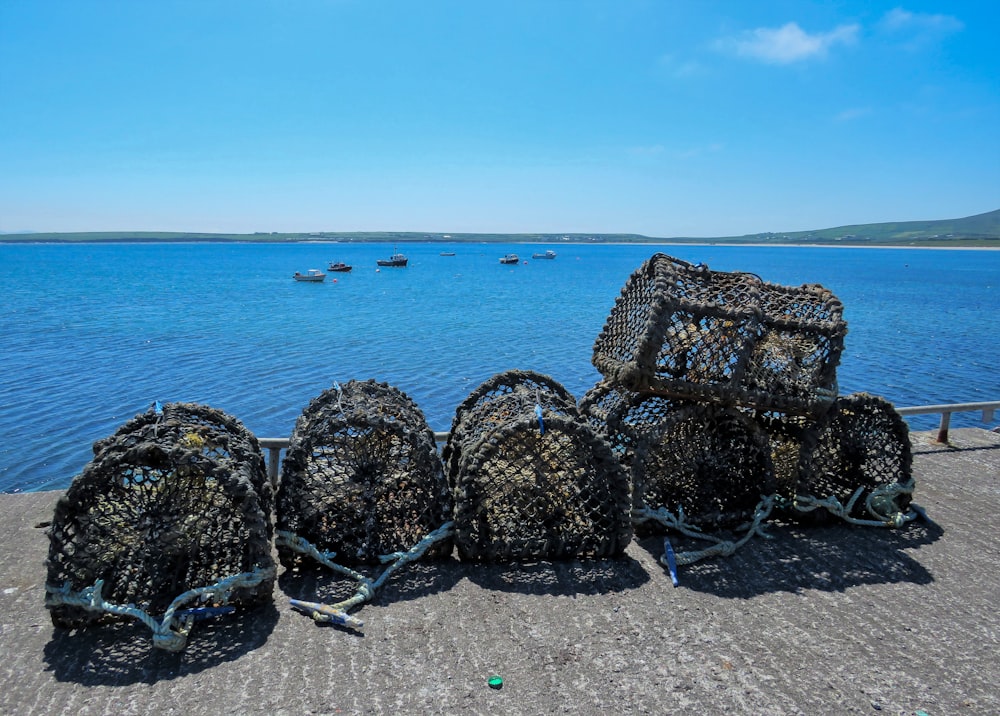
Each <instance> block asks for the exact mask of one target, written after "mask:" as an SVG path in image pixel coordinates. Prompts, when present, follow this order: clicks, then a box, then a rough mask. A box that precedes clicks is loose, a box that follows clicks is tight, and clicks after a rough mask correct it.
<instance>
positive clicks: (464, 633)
mask: <svg viewBox="0 0 1000 716" xmlns="http://www.w3.org/2000/svg"><path fill="white" fill-rule="evenodd" d="M935 436H936V435H935V433H914V434H912V436H911V439H912V442H913V444H914V452H915V457H914V469H913V472H914V477H915V479H916V484H917V487H916V493H915V498H914V499H915V501H916V502H917V503H918V504H920V505H921V506H923V507H924V508H925V509H926V510H927V513H928V515H929V516H930V517H931V518H932V520H933V521H934V524H928V523H924V522H915V523H912V524H910V525H908V526H907V527H905V528H903V529H902V530H899V531H893V530H887V529H873V528H858V527H850V526H846V525H840V524H837V525H833V526H829V527H822V528H807V527H801V526H795V525H774V526H772V527H771V529H770V532H771V534H772V535H773V539H770V540H763V539H754V540H751V541H750V542H749V543H748V544H747V545H746V546H745V547H744V548H743V549H742V550H740V551H738V552H737V553H736V554H735V555H734V556H732V557H729V558H724V559H716V560H711V561H706V562H702V563H698V564H696V565H692V566H689V567H682V568H681V572H680V586H679V587H678V588H674V587H673V586H672V585H671V583H670V579H669V577H668V575H667V574H666V573H665V571H664V569H663V568H662V567H661V566H660V564H659V563H658V562H657V558H658V557H659V555H660V553H661V550H662V546H661V545H662V542H661V540H659V539H648V540H640V541H638V542H634V543H633V544H632V545H631V546H630V547H629V548H628V551H627V554H626V557H625V558H623V559H620V560H614V561H601V562H569V563H556V564H552V563H539V564H531V565H506V566H479V565H467V564H463V563H461V562H459V561H457V560H455V559H449V560H444V561H440V562H433V563H419V564H416V565H413V566H411V567H409V568H405V569H403V570H401V571H400V573H399V574H398V575H396V576H394V577H393V579H392V580H391V581H390V582H389V583H388V585H387V586H386V588H385V589H384V590H383V591H381V592H380V593H379V594H378V595H377V596H376V598H375V601H374V603H373V604H369V605H366V606H365V607H363V608H362V609H361V610H360V612H358V615H359V616H360V617H361V618H363V619H364V620H365V622H366V625H365V627H364V630H363V632H362V633H357V632H352V631H349V630H344V629H342V628H340V627H333V626H323V625H319V624H317V623H315V622H313V621H312V620H311V619H309V618H308V617H307V616H304V615H302V614H300V613H298V612H295V611H293V610H292V609H291V608H290V607H289V606H288V598H289V597H295V598H302V599H312V598H315V596H316V595H317V593H320V594H322V593H323V592H324V590H331V589H333V586H331V585H335V584H336V580H335V579H334V578H333V577H332V576H326V575H322V576H321V577H320V578H319V579H316V578H308V577H307V578H303V577H299V576H293V575H289V574H281V575H280V576H279V579H278V583H277V585H276V587H275V594H274V606H273V607H271V608H266V609H263V610H259V611H257V612H251V613H247V614H241V615H237V616H232V617H224V618H221V619H219V620H216V623H206V624H204V625H199V626H198V627H196V628H195V630H194V632H193V633H192V635H191V639H190V641H189V644H188V647H187V649H186V650H185V651H184V652H182V653H179V654H171V653H167V652H162V651H159V650H155V649H153V648H152V646H151V642H150V638H149V636H150V634H149V631H148V630H147V629H146V628H145V627H143V626H141V625H134V624H131V623H128V624H123V625H122V626H120V627H103V628H95V629H90V630H84V631H81V632H79V633H72V632H65V631H61V630H55V629H54V628H53V627H52V624H51V621H50V619H49V615H48V613H47V610H46V609H45V607H44V581H45V568H44V564H43V563H44V560H45V556H46V552H47V549H48V539H47V537H46V535H45V532H44V529H43V528H42V527H39V526H38V525H40V524H42V523H44V522H46V521H47V520H50V519H51V517H52V510H53V506H54V504H55V501H56V499H57V497H58V494H56V493H51V492H50V493H35V494H22V495H0V546H2V549H0V654H2V656H3V658H2V663H0V682H2V688H0V714H18V715H21V716H24V715H27V714H73V715H74V716H75V715H77V714H81V715H84V714H109V715H114V716H121V715H123V714H178V715H182V714H183V715H186V714H288V715H296V716H299V715H303V714H339V713H345V714H350V713H393V714H397V713H414V714H430V713H445V714H508V713H509V714H553V713H595V714H598V713H601V714H603V713H629V714H641V713H648V714H664V713H671V714H723V713H747V714H809V715H810V716H812V715H815V714H879V713H882V714H893V715H896V714H918V713H919V712H924V713H926V714H929V715H930V716H944V715H945V714H970V715H971V714H996V713H1000V686H998V684H1000V610H998V601H997V600H998V595H1000V542H998V539H997V537H998V534H1000V529H998V528H1000V518H998V514H1000V434H996V433H991V432H988V431H985V430H979V429H974V428H963V429H958V430H952V431H951V433H950V443H949V445H947V446H944V445H938V444H935V443H933V442H932V441H933V439H934V437H935ZM494 675H499V676H501V677H502V678H503V686H502V688H500V689H492V688H490V687H489V686H488V684H487V681H488V679H489V678H490V677H491V676H494Z"/></svg>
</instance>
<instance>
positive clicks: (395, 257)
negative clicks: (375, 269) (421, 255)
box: [375, 246, 409, 267]
mask: <svg viewBox="0 0 1000 716" xmlns="http://www.w3.org/2000/svg"><path fill="white" fill-rule="evenodd" d="M392 252H393V253H392V256H390V257H389V258H387V259H378V260H376V261H375V263H376V264H378V265H379V266H400V267H402V266H406V262H407V261H409V259H408V258H406V256H404V255H403V254H401V253H399V251H398V250H397V249H396V247H395V246H393V247H392Z"/></svg>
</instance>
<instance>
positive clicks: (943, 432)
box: [896, 400, 1000, 443]
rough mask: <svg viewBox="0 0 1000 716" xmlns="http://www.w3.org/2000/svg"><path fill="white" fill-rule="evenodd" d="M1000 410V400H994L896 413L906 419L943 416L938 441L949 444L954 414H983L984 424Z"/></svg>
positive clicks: (902, 409) (903, 409)
mask: <svg viewBox="0 0 1000 716" xmlns="http://www.w3.org/2000/svg"><path fill="white" fill-rule="evenodd" d="M997 409H1000V400H992V401H989V402H986V403H952V404H950V405H916V406H913V407H912V408H896V412H897V413H899V414H900V415H902V416H903V417H906V416H907V415H937V414H938V413H940V414H941V425H940V426H939V427H938V434H937V441H938V442H939V443H946V442H948V428H949V427H950V426H951V414H952V413H976V412H979V411H980V410H981V411H982V412H983V422H984V423H989V422H991V421H992V420H993V411H994V410H997Z"/></svg>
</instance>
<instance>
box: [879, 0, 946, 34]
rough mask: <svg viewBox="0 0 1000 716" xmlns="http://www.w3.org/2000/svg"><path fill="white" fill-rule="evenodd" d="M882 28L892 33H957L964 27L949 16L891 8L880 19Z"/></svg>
mask: <svg viewBox="0 0 1000 716" xmlns="http://www.w3.org/2000/svg"><path fill="white" fill-rule="evenodd" d="M881 24H882V27H884V28H885V29H886V30H890V31H892V32H913V31H916V32H933V33H941V34H946V33H952V32H958V31H959V30H961V29H962V28H964V27H965V25H964V24H963V23H962V21H961V20H959V19H958V18H956V17H952V16H951V15H932V14H930V13H923V12H910V11H909V10H904V9H903V8H901V7H897V8H893V9H892V10H890V11H889V12H887V13H886V14H885V16H884V17H883V18H882V23H881Z"/></svg>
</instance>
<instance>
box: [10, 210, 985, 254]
mask: <svg viewBox="0 0 1000 716" xmlns="http://www.w3.org/2000/svg"><path fill="white" fill-rule="evenodd" d="M165 241H169V242H178V241H180V242H183V241H186V242H225V241H242V242H262V243H263V242H306V241H343V242H385V243H406V242H409V241H442V242H449V241H455V242H470V243H471V242H487V243H517V242H521V243H539V244H550V243H568V242H574V243H664V242H669V243H692V244H694V243H699V244H704V243H720V244H721V243H732V244H748V243H756V244H774V245H785V244H789V245H792V244H794V245H817V246H976V247H1000V209H998V210H996V211H991V212H988V213H985V214H977V215H976V216H968V217H965V218H963V219H941V220H938V221H903V222H893V223H884V224H855V225H850V226H838V227H835V228H832V229H816V230H813V231H791V232H773V231H772V232H765V233H760V234H745V235H743V236H723V237H717V238H710V237H671V238H667V237H653V236H642V235H641V234H580V233H575V234H462V233H453V234H443V233H427V232H418V231H399V232H389V231H367V232H342V231H315V232H309V233H284V232H271V233H266V232H257V233H254V234H209V233H179V232H168V231H91V232H72V233H23V234H0V242H18V243H43V242H44V243H50V242H57V243H74V242H75V243H82V242H123V243H124V242H130V243H134V242H165Z"/></svg>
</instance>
